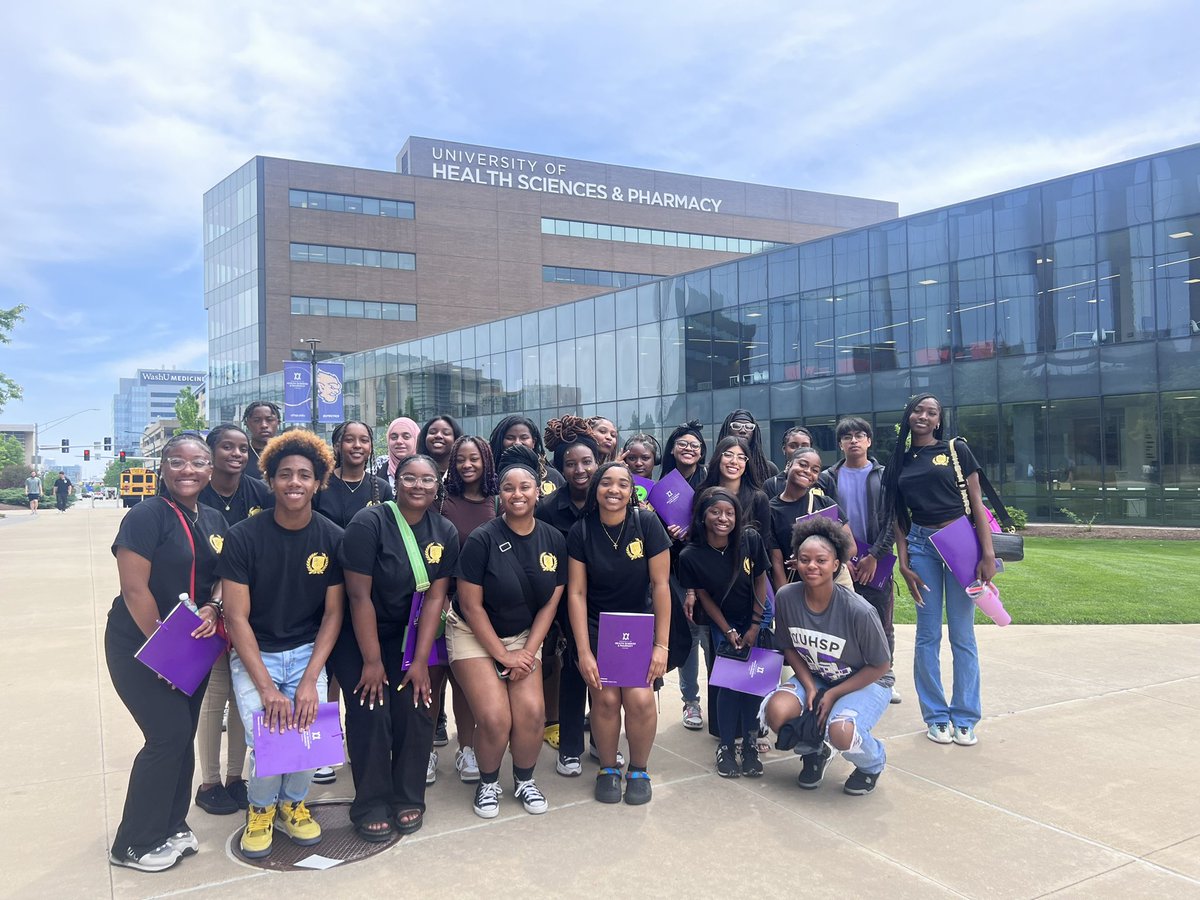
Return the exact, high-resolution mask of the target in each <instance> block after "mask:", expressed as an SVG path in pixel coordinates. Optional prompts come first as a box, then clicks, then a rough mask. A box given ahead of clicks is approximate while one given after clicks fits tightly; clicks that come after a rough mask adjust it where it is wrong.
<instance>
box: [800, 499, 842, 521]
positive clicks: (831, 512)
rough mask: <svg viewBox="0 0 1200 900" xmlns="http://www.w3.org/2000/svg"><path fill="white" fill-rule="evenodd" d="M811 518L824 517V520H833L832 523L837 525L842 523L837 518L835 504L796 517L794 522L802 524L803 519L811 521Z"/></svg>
mask: <svg viewBox="0 0 1200 900" xmlns="http://www.w3.org/2000/svg"><path fill="white" fill-rule="evenodd" d="M813 516H824V517H825V518H827V519H833V521H835V522H838V523H841V521H842V520H841V518H839V513H838V505H837V504H836V503H835V504H833V506H827V507H825V508H824V509H818V510H817V511H816V512H811V513H806V514H805V515H803V516H796V521H797V522H803V521H804V520H805V519H811V518H812V517H813Z"/></svg>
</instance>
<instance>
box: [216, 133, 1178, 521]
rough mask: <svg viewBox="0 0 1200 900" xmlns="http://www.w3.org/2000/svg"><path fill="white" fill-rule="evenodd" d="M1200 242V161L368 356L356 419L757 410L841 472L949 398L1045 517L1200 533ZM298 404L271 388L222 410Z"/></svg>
mask: <svg viewBox="0 0 1200 900" xmlns="http://www.w3.org/2000/svg"><path fill="white" fill-rule="evenodd" d="M547 222H551V223H553V226H552V227H553V228H554V229H557V228H558V227H559V225H558V223H559V220H545V219H544V220H543V230H545V228H546V223H547ZM575 224H576V223H568V232H571V229H572V228H573V227H574V225H575ZM578 224H579V225H581V226H582V225H583V224H584V223H578ZM595 227H597V228H599V227H608V226H595ZM554 233H557V231H555V232H554ZM1198 235H1200V146H1195V147H1189V148H1184V149H1181V150H1176V151H1172V152H1169V153H1163V154H1161V155H1157V156H1153V157H1148V158H1145V159H1140V160H1135V161H1132V162H1128V163H1122V164H1119V165H1114V166H1109V167H1106V168H1103V169H1099V170H1096V171H1094V172H1088V173H1084V174H1080V175H1074V176H1070V177H1067V178H1062V179H1058V180H1055V181H1050V182H1046V183H1044V184H1041V185H1036V186H1032V187H1027V188H1022V189H1019V190H1014V191H1009V192H1007V193H1004V194H999V195H996V196H994V197H988V198H984V199H981V200H976V201H971V202H968V203H963V204H959V205H956V206H953V207H948V208H945V209H939V210H933V211H930V212H924V213H920V214H918V215H914V216H909V217H907V218H903V219H898V220H893V221H888V222H885V223H881V224H879V225H874V226H870V227H867V228H861V229H857V230H855V231H850V232H844V233H841V234H837V235H834V236H831V237H828V238H822V239H819V240H815V241H810V242H807V243H804V244H800V245H794V246H787V247H781V248H777V249H773V250H770V251H769V252H766V253H762V254H759V255H756V256H752V257H748V258H744V259H740V260H736V261H733V262H729V263H725V264H722V265H718V266H715V267H711V268H708V269H701V270H698V271H695V272H691V273H688V274H685V275H680V276H675V277H669V278H662V279H659V280H657V281H653V282H650V283H647V284H642V285H639V286H637V287H632V288H627V289H624V290H618V291H614V292H610V293H604V294H601V295H599V296H596V297H592V298H589V299H585V300H580V301H576V302H572V303H566V304H563V305H561V306H558V307H553V308H549V309H543V310H540V311H537V312H531V313H526V314H524V315H520V316H513V317H511V318H508V319H503V320H499V321H495V322H490V323H487V324H483V325H478V326H473V327H469V328H463V329H459V330H457V331H452V332H449V333H446V334H440V335H437V336H432V337H426V338H422V339H420V340H415V341H410V342H407V343H404V344H399V345H394V346H390V347H382V348H379V349H376V350H371V351H365V352H361V353H354V354H350V355H348V356H346V357H345V358H344V361H345V363H346V397H347V409H346V415H347V416H348V417H358V418H362V419H364V420H365V421H367V422H371V423H383V424H386V423H387V422H388V421H389V420H390V419H391V418H392V417H393V416H394V415H396V414H397V412H398V411H404V412H406V413H408V414H410V415H412V416H413V417H414V418H416V419H418V420H423V419H425V418H427V417H429V416H431V415H433V414H434V413H436V412H447V413H450V414H452V415H454V416H456V417H458V418H459V419H460V420H461V421H462V422H463V425H464V427H465V428H466V429H468V430H469V431H473V432H476V433H482V434H487V433H488V432H489V431H490V429H491V427H492V426H493V424H494V423H495V422H496V421H497V420H498V419H499V418H500V417H502V416H503V415H505V414H507V413H510V412H515V411H521V412H525V413H526V414H528V415H530V416H531V417H533V418H534V419H536V420H538V421H544V420H545V419H546V418H548V417H550V416H553V415H557V414H560V413H563V412H581V413H582V414H583V415H593V414H597V415H604V416H607V417H609V418H611V419H612V420H613V421H614V422H616V423H617V425H618V427H619V428H620V430H621V432H622V433H623V434H629V433H632V432H633V431H634V430H635V429H636V430H644V431H650V432H652V433H655V434H657V435H660V436H665V434H666V433H668V432H669V431H670V430H671V429H672V428H673V427H674V426H675V425H676V424H678V423H679V422H681V421H683V420H685V419H692V418H695V419H699V420H700V421H702V422H703V423H705V424H706V426H707V428H708V434H709V437H710V441H711V438H712V437H713V436H715V430H716V428H717V427H718V426H719V423H720V422H721V420H722V419H723V418H724V417H725V415H726V413H727V412H728V411H729V410H731V409H733V408H735V407H743V408H746V409H749V410H750V411H751V412H753V413H754V415H755V416H756V417H757V418H758V419H759V420H760V422H762V423H763V427H764V429H765V431H766V435H767V436H768V437H769V440H770V445H771V447H772V449H773V451H774V453H775V455H778V452H779V451H778V449H777V447H778V445H779V442H780V439H781V437H782V433H783V431H784V429H786V428H787V427H789V426H790V425H793V424H805V425H808V426H809V427H810V428H812V429H813V431H814V433H815V434H816V436H817V444H818V446H819V448H820V449H821V451H822V453H823V455H824V457H825V460H826V462H827V463H831V462H833V461H834V459H835V458H836V452H837V445H836V442H835V440H834V436H833V426H834V423H835V422H836V420H837V418H838V417H839V416H841V415H847V414H857V415H862V416H865V417H867V418H868V419H869V420H870V421H872V422H873V425H874V428H875V434H876V437H875V446H874V448H873V452H874V453H875V455H876V456H877V457H878V458H880V460H881V461H884V462H886V460H887V458H888V457H889V456H890V453H891V450H892V449H893V448H892V445H893V444H894V441H895V437H894V435H895V426H896V424H897V423H898V420H899V414H900V411H901V409H902V408H903V406H904V404H905V403H906V402H907V400H908V398H909V397H910V396H911V395H913V394H914V393H916V392H919V391H932V392H934V393H935V394H937V396H939V397H940V398H941V399H942V400H943V402H944V403H945V404H946V406H947V407H948V408H949V411H950V421H951V429H952V430H953V431H954V432H955V433H957V434H961V435H963V436H964V437H966V438H967V439H968V441H969V442H970V443H971V446H972V448H973V450H974V452H975V454H976V456H977V457H978V458H979V459H980V462H981V463H982V464H983V465H984V467H985V469H986V470H987V472H988V475H989V477H990V478H991V479H992V480H993V482H994V483H996V485H997V486H998V487H999V488H1000V490H1001V491H1002V492H1003V494H1004V496H1005V499H1006V501H1007V502H1008V503H1009V504H1010V505H1014V506H1019V507H1021V508H1023V509H1025V510H1026V511H1027V512H1028V513H1029V515H1030V517H1031V518H1032V519H1034V520H1040V521H1054V520H1058V521H1062V520H1064V519H1065V512H1064V510H1070V511H1071V512H1072V513H1074V514H1076V515H1079V516H1081V517H1083V518H1085V519H1086V518H1090V517H1091V516H1092V515H1093V514H1097V515H1098V516H1099V519H1100V520H1102V521H1105V522H1113V523H1128V524H1189V525H1190V524H1194V523H1195V521H1196V518H1197V516H1198V515H1200V237H1198ZM575 236H579V237H586V236H588V235H585V234H583V233H582V232H581V233H580V234H578V235H575ZM608 239H615V238H612V237H610V238H608ZM281 392H282V379H281V376H280V375H278V374H275V375H270V376H264V377H262V378H260V379H258V380H257V381H253V382H250V383H247V384H245V385H238V386H237V389H236V390H232V389H230V390H228V391H225V392H216V393H215V396H214V403H215V404H216V405H215V407H214V410H213V412H214V414H216V415H218V417H219V418H228V417H230V416H231V415H233V414H234V413H235V411H236V410H237V409H238V408H239V406H240V405H244V403H245V402H247V401H249V400H250V399H253V398H254V397H256V396H266V397H273V398H277V397H278V395H279V394H281Z"/></svg>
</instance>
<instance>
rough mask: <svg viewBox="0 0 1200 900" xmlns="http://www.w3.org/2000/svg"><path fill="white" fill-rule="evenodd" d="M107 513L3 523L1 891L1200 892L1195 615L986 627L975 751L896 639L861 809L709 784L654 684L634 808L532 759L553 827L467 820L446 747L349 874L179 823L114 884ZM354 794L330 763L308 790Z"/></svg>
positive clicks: (547, 755) (197, 818)
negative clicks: (290, 867) (873, 773)
mask: <svg viewBox="0 0 1200 900" xmlns="http://www.w3.org/2000/svg"><path fill="white" fill-rule="evenodd" d="M121 514H122V513H121V511H120V510H115V509H87V508H82V504H81V505H79V506H77V508H75V509H72V510H70V511H69V512H68V513H65V514H59V513H57V512H55V511H54V510H53V509H51V510H49V511H45V512H43V513H42V514H41V515H39V516H38V517H36V518H30V517H29V516H28V514H27V513H24V512H16V513H7V514H6V518H5V519H3V520H0V586H2V587H0V598H2V609H3V622H4V627H3V629H2V630H0V685H2V686H3V691H2V692H0V721H2V722H4V723H5V724H6V726H7V730H8V733H9V736H8V737H7V738H6V739H5V742H4V746H5V748H6V750H7V751H8V752H7V756H8V758H9V761H10V762H9V772H10V775H9V783H10V787H9V789H8V790H7V792H6V794H7V796H6V798H5V802H4V804H3V812H0V846H3V847H4V851H5V853H4V856H5V859H6V860H7V863H6V866H5V872H4V882H3V886H2V887H0V895H3V896H11V897H38V898H58V897H67V896H72V897H98V896H113V897H151V896H163V895H171V894H186V893H189V892H197V893H198V892H200V891H203V892H204V895H205V896H208V897H245V896H250V895H251V894H252V893H255V894H260V895H262V896H266V895H267V894H266V892H272V893H276V892H279V891H286V892H288V893H293V892H297V891H303V892H312V893H313V894H314V895H320V896H326V897H344V896H350V895H352V894H353V895H356V896H358V897H369V896H382V895H385V894H387V895H390V896H401V897H407V896H438V895H443V896H445V895H451V896H453V895H461V896H483V895H486V896H488V897H510V896H511V897H518V896H520V897H528V896H530V894H531V893H535V894H545V895H550V896H583V895H588V896H595V897H609V896H613V897H618V896H619V897H628V896H647V897H659V896H661V897H680V896H692V897H702V896H716V895H729V894H730V893H731V892H732V893H736V894H738V895H741V896H749V895H752V894H754V895H759V896H777V895H782V894H784V893H788V894H791V893H797V892H798V893H802V894H808V893H815V892H821V893H822V894H824V895H826V896H831V895H839V896H864V897H889V898H891V897H896V898H899V897H910V896H911V897H931V896H965V897H1040V896H1044V895H1047V894H1055V893H1058V894H1061V895H1063V896H1080V897H1130V896H1136V895H1149V894H1151V893H1153V894H1155V895H1157V896H1161V897H1200V791H1198V790H1197V788H1196V781H1195V768H1194V765H1195V760H1196V759H1198V758H1200V626H1197V625H1186V626H1111V627H1109V626H1103V627H1101V626H1074V627H1068V626H1058V627H1020V626H1013V627H1010V628H1007V629H1003V630H1001V629H999V628H995V627H993V626H987V627H980V628H979V630H978V636H979V642H980V647H981V656H982V660H983V676H984V711H985V719H984V721H983V722H982V723H980V726H979V729H978V731H979V744H978V746H976V747H972V748H963V747H957V746H947V747H942V746H936V745H934V744H932V743H930V742H929V741H928V740H926V739H925V737H924V728H923V726H922V723H921V719H920V714H919V711H918V708H917V704H916V700H915V697H914V695H913V688H912V670H911V665H910V661H911V659H912V638H913V632H912V628H911V627H904V628H900V629H898V634H897V657H898V659H899V660H901V664H900V666H899V671H898V679H897V681H898V686H899V688H900V690H901V692H902V693H903V696H904V703H903V704H901V705H899V706H893V707H891V709H890V710H889V712H888V713H887V714H886V715H885V716H884V719H883V721H882V722H881V724H880V728H879V730H878V733H879V734H880V735H881V736H883V737H885V738H886V739H887V748H888V754H889V759H888V768H887V770H886V772H885V774H884V775H883V776H882V777H881V779H880V782H879V787H878V788H877V789H876V791H875V792H874V794H872V795H871V796H869V797H849V796H845V795H843V794H842V792H841V783H842V781H844V780H845V778H846V776H847V775H848V774H849V772H850V767H849V766H848V764H847V763H846V762H845V761H844V760H841V759H840V758H839V759H835V760H834V761H833V762H832V763H831V764H830V767H829V771H828V773H827V776H826V780H825V784H824V785H823V786H822V788H821V789H820V790H818V791H813V792H805V791H800V790H799V789H797V787H796V783H795V779H796V775H797V773H798V772H799V770H800V761H799V760H798V759H796V758H795V757H793V756H791V755H790V754H783V753H780V752H778V751H773V752H771V753H770V754H768V755H767V757H766V768H767V773H766V777H764V778H762V779H760V780H758V781H752V780H747V779H738V780H735V781H725V780H722V779H720V778H718V777H717V775H716V774H715V771H714V769H713V751H714V749H715V745H714V742H713V740H712V739H711V738H710V737H708V736H707V734H706V733H694V732H689V731H685V730H684V728H683V727H682V725H681V724H680V719H679V710H680V705H679V703H678V689H677V683H676V682H675V680H674V676H673V675H672V676H671V677H670V678H669V679H668V684H667V687H666V688H665V689H664V690H663V692H662V700H663V703H662V717H661V719H660V724H659V739H658V744H657V746H656V749H655V752H654V754H653V756H652V757H651V761H650V771H651V774H652V776H653V778H654V792H655V793H654V800H653V802H651V803H650V804H649V805H648V806H645V807H640V808H633V807H628V806H625V805H624V804H622V805H619V806H616V807H607V806H603V805H601V804H598V803H595V802H594V801H593V800H592V799H591V791H592V776H593V775H594V773H595V767H594V765H590V764H589V763H588V762H585V764H584V775H583V777H582V778H576V779H566V778H562V777H559V776H558V775H557V774H555V772H554V756H553V754H552V752H551V751H550V750H549V749H548V748H545V747H543V753H542V758H541V760H540V763H539V768H538V773H539V776H540V777H539V785H540V786H541V787H542V788H543V790H544V791H545V792H546V794H547V796H548V798H549V800H550V804H551V810H550V812H549V813H548V814H547V815H544V816H539V817H532V816H529V815H526V814H525V813H524V812H523V811H521V808H520V806H519V804H517V803H516V801H514V800H513V799H512V796H511V784H510V783H509V780H508V777H507V774H505V775H504V776H503V777H502V780H501V783H502V784H504V785H505V796H504V797H503V798H502V801H501V810H502V812H501V815H500V817H499V818H497V819H493V820H491V821H488V822H485V821H484V820H481V819H479V818H477V817H476V816H475V815H474V814H473V813H472V811H471V799H472V796H473V795H472V789H471V788H469V787H467V786H465V785H462V784H461V783H459V782H458V780H457V778H456V777H455V773H454V767H453V743H452V745H451V747H449V748H446V750H444V751H443V753H442V761H441V766H440V772H439V779H438V782H437V784H436V785H434V786H433V787H431V788H430V789H429V794H428V802H429V812H428V814H427V817H426V823H425V827H424V828H423V829H422V830H421V831H420V832H418V833H417V834H416V835H413V836H410V837H407V838H404V839H403V840H402V841H401V842H400V843H399V844H398V845H396V846H395V847H393V848H391V849H389V850H387V851H385V852H383V853H381V854H379V855H377V856H374V857H372V858H370V859H368V860H366V861H363V862H359V863H354V864H350V865H345V866H342V867H338V868H334V869H330V870H328V871H325V872H311V873H307V872H306V873H295V874H275V873H267V872H264V871H261V870H258V869H251V868H248V867H247V866H245V865H244V864H241V863H239V862H236V861H234V860H233V858H232V857H230V856H229V855H228V853H227V851H226V842H227V840H228V838H229V837H230V835H231V834H233V833H234V832H235V831H236V830H237V829H238V828H239V821H240V819H239V817H237V816H228V817H213V816H209V815H207V814H205V813H204V812H201V811H200V810H193V814H192V815H191V816H190V818H189V823H190V824H191V826H192V828H193V829H194V830H195V831H196V833H197V835H198V836H199V838H200V841H201V851H200V853H199V855H197V856H195V857H192V858H189V859H185V860H184V861H182V862H181V863H180V864H179V865H177V866H176V867H175V868H174V869H172V870H170V871H169V872H165V873H161V874H157V875H147V874H142V873H138V872H133V871H130V870H127V869H115V868H112V867H110V866H109V865H108V862H107V855H106V853H107V848H108V846H109V842H110V840H111V838H112V835H113V832H114V830H115V828H116V824H117V821H118V819H119V817H120V812H121V806H122V803H123V800H124V794H125V786H126V781H127V777H128V771H129V765H130V763H131V761H132V759H133V756H134V754H135V753H136V752H137V750H138V748H139V747H140V746H141V736H140V733H139V732H138V730H137V728H136V727H135V726H134V723H133V720H132V718H131V717H130V716H129V714H128V712H127V711H126V710H125V708H124V707H123V706H122V705H121V703H120V701H119V700H118V699H117V697H116V694H115V693H114V691H113V689H112V685H111V683H110V681H109V677H108V672H107V669H106V666H105V662H104V654H103V644H102V638H103V630H104V622H105V615H106V611H107V609H108V607H109V605H110V604H111V602H112V598H113V596H114V595H115V593H116V591H117V572H116V564H115V562H114V560H113V558H112V555H111V553H110V552H109V546H110V545H111V543H112V539H113V536H114V535H115V534H116V530H117V527H118V524H119V521H120V517H121ZM945 652H946V655H945V657H944V659H945V663H946V669H947V670H948V668H949V650H948V648H947V649H946V651H945ZM704 712H705V715H707V714H708V712H709V711H708V710H707V709H706V710H705V711H704ZM451 731H452V732H453V728H452V729H451ZM503 771H505V773H506V772H507V763H506V765H505V769H504V770H503ZM350 791H352V786H351V784H350V777H349V772H348V771H346V772H343V773H342V774H341V776H340V778H339V781H338V783H337V784H334V785H330V786H328V787H324V788H321V787H318V788H316V789H315V791H314V795H313V796H314V797H344V796H347V795H348V793H349V792H350ZM318 849H319V848H318Z"/></svg>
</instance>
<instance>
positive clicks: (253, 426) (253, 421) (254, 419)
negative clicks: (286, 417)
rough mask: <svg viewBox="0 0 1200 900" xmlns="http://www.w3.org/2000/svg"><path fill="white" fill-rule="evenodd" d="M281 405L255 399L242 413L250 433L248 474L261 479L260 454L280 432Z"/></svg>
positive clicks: (247, 431) (243, 420)
mask: <svg viewBox="0 0 1200 900" xmlns="http://www.w3.org/2000/svg"><path fill="white" fill-rule="evenodd" d="M280 421H281V419H280V413H279V407H278V406H276V405H275V404H274V403H272V402H271V401H270V400H255V401H254V402H253V403H251V404H250V405H249V406H247V407H246V411H245V412H244V413H242V424H243V425H245V426H246V433H247V434H249V435H250V458H249V459H248V460H246V474H247V475H249V476H250V477H251V478H257V479H259V480H260V481H261V480H262V478H263V473H262V470H261V469H259V466H258V454H260V453H262V451H263V448H264V447H266V446H267V441H269V440H271V438H273V437H275V435H277V434H279V423H280Z"/></svg>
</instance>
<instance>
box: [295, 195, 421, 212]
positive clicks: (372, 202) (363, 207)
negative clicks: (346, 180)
mask: <svg viewBox="0 0 1200 900" xmlns="http://www.w3.org/2000/svg"><path fill="white" fill-rule="evenodd" d="M288 206H291V207H293V208H295V209H324V210H328V211H329V212H346V213H356V214H357V215H360V216H388V217H389V218H393V219H415V218H416V207H415V206H414V205H413V203H412V202H411V201H409V200H380V199H375V198H372V197H351V196H347V195H346V194H326V193H321V192H320V191H299V190H296V189H294V188H293V189H291V190H289V191H288Z"/></svg>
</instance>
